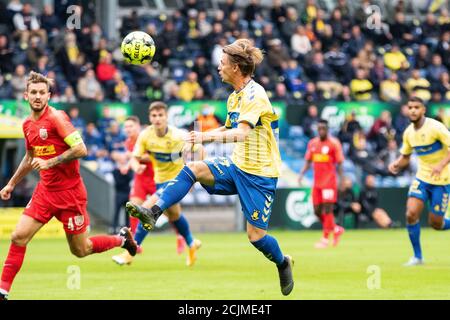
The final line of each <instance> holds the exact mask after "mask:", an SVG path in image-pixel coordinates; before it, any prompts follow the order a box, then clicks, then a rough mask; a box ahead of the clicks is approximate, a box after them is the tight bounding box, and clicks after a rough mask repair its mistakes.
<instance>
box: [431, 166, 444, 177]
mask: <svg viewBox="0 0 450 320" xmlns="http://www.w3.org/2000/svg"><path fill="white" fill-rule="evenodd" d="M442 170H444V167H443V166H442V165H440V164H438V165H437V166H435V167H434V168H433V169H432V170H431V177H432V178H433V177H436V178H439V176H440V175H441V172H442Z"/></svg>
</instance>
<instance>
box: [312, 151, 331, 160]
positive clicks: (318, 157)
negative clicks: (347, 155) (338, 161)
mask: <svg viewBox="0 0 450 320" xmlns="http://www.w3.org/2000/svg"><path fill="white" fill-rule="evenodd" d="M312 161H313V162H329V161H330V155H328V154H321V153H314V154H313V156H312Z"/></svg>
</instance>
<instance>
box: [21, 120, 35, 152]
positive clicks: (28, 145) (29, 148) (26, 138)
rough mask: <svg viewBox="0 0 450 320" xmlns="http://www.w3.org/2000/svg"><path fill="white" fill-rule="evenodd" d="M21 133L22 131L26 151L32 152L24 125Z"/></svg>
mask: <svg viewBox="0 0 450 320" xmlns="http://www.w3.org/2000/svg"><path fill="white" fill-rule="evenodd" d="M22 131H23V136H24V140H25V148H26V149H27V150H32V149H33V147H31V145H30V142H29V141H28V134H27V129H26V125H25V123H24V124H23V125H22Z"/></svg>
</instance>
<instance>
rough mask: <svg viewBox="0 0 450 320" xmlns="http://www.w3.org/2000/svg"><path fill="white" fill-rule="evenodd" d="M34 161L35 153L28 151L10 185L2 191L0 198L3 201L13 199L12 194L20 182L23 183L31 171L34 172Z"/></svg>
mask: <svg viewBox="0 0 450 320" xmlns="http://www.w3.org/2000/svg"><path fill="white" fill-rule="evenodd" d="M32 160H33V151H31V150H27V151H26V153H25V156H24V157H23V159H22V161H21V162H20V164H19V167H18V168H17V170H16V172H15V173H14V175H13V176H12V178H11V179H10V180H9V182H8V184H7V185H6V186H5V187H4V188H3V189H2V190H0V198H1V199H2V200H9V199H10V198H11V193H12V192H13V190H14V188H15V187H16V185H17V184H18V183H19V182H20V181H22V179H23V178H24V177H25V176H26V175H27V174H28V173H30V171H31V170H33V167H32V166H31V162H32Z"/></svg>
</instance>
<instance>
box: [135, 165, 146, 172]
mask: <svg viewBox="0 0 450 320" xmlns="http://www.w3.org/2000/svg"><path fill="white" fill-rule="evenodd" d="M146 167H147V166H146V165H145V164H142V163H140V164H139V166H138V167H136V170H134V172H136V173H137V174H142V173H143V172H144V171H145V168H146Z"/></svg>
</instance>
